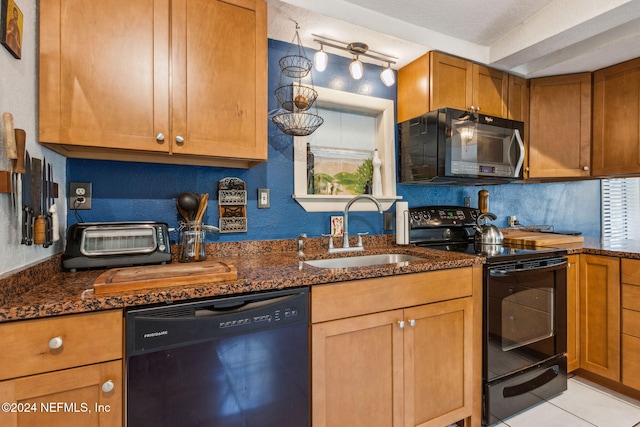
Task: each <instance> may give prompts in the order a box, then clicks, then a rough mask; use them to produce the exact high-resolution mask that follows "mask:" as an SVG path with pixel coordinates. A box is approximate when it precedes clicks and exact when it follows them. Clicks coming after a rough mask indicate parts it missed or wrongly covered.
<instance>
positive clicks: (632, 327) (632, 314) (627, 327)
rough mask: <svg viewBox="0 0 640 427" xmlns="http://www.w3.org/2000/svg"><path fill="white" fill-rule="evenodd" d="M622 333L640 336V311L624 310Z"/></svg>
mask: <svg viewBox="0 0 640 427" xmlns="http://www.w3.org/2000/svg"><path fill="white" fill-rule="evenodd" d="M622 333H623V334H627V335H633V336H634V337H638V338H640V311H634V310H627V309H624V310H622Z"/></svg>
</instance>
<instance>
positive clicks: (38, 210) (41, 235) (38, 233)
mask: <svg viewBox="0 0 640 427" xmlns="http://www.w3.org/2000/svg"><path fill="white" fill-rule="evenodd" d="M31 203H33V215H34V217H35V220H34V221H33V243H35V244H36V245H42V244H44V241H45V219H44V215H42V160H40V159H36V158H35V157H34V158H32V159H31ZM36 215H37V217H36Z"/></svg>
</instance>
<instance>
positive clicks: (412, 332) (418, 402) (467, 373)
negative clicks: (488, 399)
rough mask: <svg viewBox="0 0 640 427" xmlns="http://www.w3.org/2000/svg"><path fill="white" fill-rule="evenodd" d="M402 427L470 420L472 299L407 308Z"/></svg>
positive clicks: (424, 426) (471, 394)
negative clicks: (403, 417)
mask: <svg viewBox="0 0 640 427" xmlns="http://www.w3.org/2000/svg"><path fill="white" fill-rule="evenodd" d="M405 319H406V326H405V328H404V330H405V350H404V359H405V363H404V369H405V399H404V404H405V411H404V412H405V426H423V427H426V426H432V425H433V426H435V425H438V426H443V425H449V424H452V423H454V422H456V421H458V420H461V419H464V418H466V417H469V416H471V413H472V400H473V399H472V396H473V384H474V383H473V375H472V372H473V361H474V360H473V358H474V356H476V357H477V356H478V355H479V352H477V353H476V352H474V351H473V328H472V319H473V316H472V299H471V298H464V299H458V300H452V301H446V302H442V303H436V304H429V305H424V306H419V307H414V308H410V309H406V310H405Z"/></svg>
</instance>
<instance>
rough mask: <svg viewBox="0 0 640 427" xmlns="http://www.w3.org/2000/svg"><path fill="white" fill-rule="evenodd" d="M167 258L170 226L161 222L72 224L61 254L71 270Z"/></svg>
mask: <svg viewBox="0 0 640 427" xmlns="http://www.w3.org/2000/svg"><path fill="white" fill-rule="evenodd" d="M169 262H171V244H170V242H169V230H168V226H167V224H166V223H163V222H83V223H79V224H73V225H71V226H70V227H69V230H68V232H67V245H66V247H65V251H64V254H63V255H62V266H63V267H64V268H65V269H68V270H71V271H76V270H78V269H89V268H106V267H124V266H132V265H145V264H166V263H169Z"/></svg>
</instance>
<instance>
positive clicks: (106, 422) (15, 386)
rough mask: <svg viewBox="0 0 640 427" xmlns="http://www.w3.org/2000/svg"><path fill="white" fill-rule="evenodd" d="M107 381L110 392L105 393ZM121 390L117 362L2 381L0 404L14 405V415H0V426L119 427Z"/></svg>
mask: <svg viewBox="0 0 640 427" xmlns="http://www.w3.org/2000/svg"><path fill="white" fill-rule="evenodd" d="M107 381H111V382H112V383H113V389H112V390H111V391H107V392H105V391H103V390H102V386H103V385H104V383H105V382H107ZM123 388H124V387H123V382H122V362H121V361H119V360H118V361H114V362H107V363H98V364H95V365H88V366H84V367H81V368H73V369H66V370H62V371H56V372H51V373H48V374H40V375H33V376H30V377H22V378H18V379H14V380H7V381H2V382H0V400H1V401H2V402H8V403H10V404H15V409H16V411H15V412H13V411H9V412H7V411H4V410H3V411H2V412H0V425H2V426H3V427H26V426H33V427H38V426H47V427H68V426H83V427H91V426H100V427H117V426H122V423H123V414H122V407H123V405H122V399H123V396H124V392H123ZM3 409H4V408H3ZM10 409H13V408H10Z"/></svg>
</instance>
